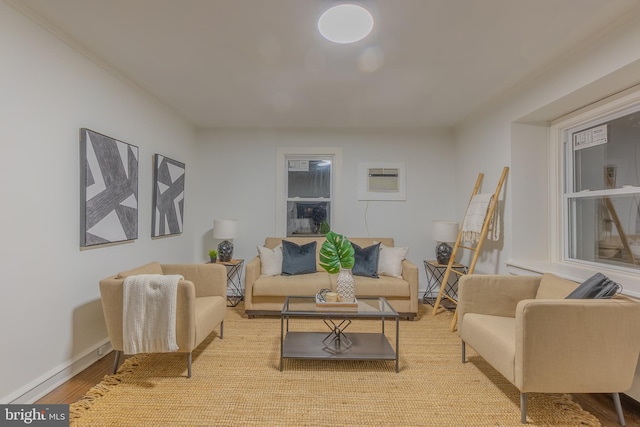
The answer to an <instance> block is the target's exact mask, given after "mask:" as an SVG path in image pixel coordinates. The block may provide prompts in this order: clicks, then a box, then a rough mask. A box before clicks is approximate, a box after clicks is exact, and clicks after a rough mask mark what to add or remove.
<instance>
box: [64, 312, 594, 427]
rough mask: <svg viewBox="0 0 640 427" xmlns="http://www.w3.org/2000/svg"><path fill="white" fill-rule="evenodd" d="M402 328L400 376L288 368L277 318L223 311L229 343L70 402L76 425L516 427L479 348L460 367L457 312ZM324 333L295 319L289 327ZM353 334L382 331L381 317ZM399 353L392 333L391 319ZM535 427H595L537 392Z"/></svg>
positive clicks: (511, 394) (371, 364)
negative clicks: (189, 373) (452, 327)
mask: <svg viewBox="0 0 640 427" xmlns="http://www.w3.org/2000/svg"><path fill="white" fill-rule="evenodd" d="M429 308H430V307H429V306H421V308H420V313H419V315H418V318H417V320H415V321H413V322H411V321H401V323H400V372H399V373H396V372H395V362H393V361H364V362H363V361H310V360H288V359H287V360H285V363H284V371H283V372H280V370H279V365H280V320H279V318H256V319H247V318H246V315H244V307H243V306H242V304H240V305H238V306H237V307H234V308H231V307H230V308H227V310H228V311H227V315H226V320H225V324H224V339H220V337H219V335H218V331H216V332H214V333H213V334H212V335H211V336H210V337H209V338H208V339H207V340H205V342H204V343H203V344H202V345H201V346H200V347H199V348H198V349H197V351H195V352H194V360H193V377H192V378H191V379H187V378H186V356H185V355H184V354H152V355H138V356H134V357H130V358H128V359H127V360H126V361H125V362H124V363H123V365H122V367H121V368H120V370H119V371H118V373H117V374H116V375H108V376H106V377H105V378H104V380H103V381H102V382H101V383H100V384H98V385H97V386H96V387H94V388H93V389H92V390H91V391H90V392H89V393H88V394H87V395H86V396H85V398H83V399H82V400H80V401H79V402H76V403H74V404H72V405H71V408H70V409H71V425H73V426H119V427H120V426H122V427H124V426H154V427H157V426H456V427H460V426H520V425H521V424H520V394H519V392H518V390H517V389H516V388H515V387H513V386H512V385H511V384H510V383H509V382H508V381H506V380H505V379H504V378H503V377H502V375H500V374H499V373H498V372H497V371H495V370H494V369H493V368H492V367H491V366H489V365H488V364H487V363H486V362H484V360H483V359H482V358H480V357H479V356H477V355H476V354H475V353H474V352H473V350H472V349H468V350H467V357H468V360H469V362H467V363H466V364H463V363H461V360H460V340H459V338H458V336H457V334H455V333H452V332H449V323H450V321H451V314H450V313H441V314H438V315H437V316H432V315H431V312H430V310H429ZM323 328H326V326H325V325H324V323H322V321H321V320H319V319H316V320H313V319H310V320H306V319H302V320H300V319H293V320H291V324H290V329H291V330H310V331H313V330H316V331H322V330H323ZM349 329H351V330H352V331H372V332H377V331H379V330H380V321H378V320H360V321H354V323H353V324H352V325H351V326H350V327H349ZM386 333H387V336H388V337H389V339H390V341H391V342H392V343H393V344H394V345H395V324H394V322H392V321H387V322H386ZM528 425H530V426H599V425H600V423H599V422H598V420H597V419H596V418H595V417H594V416H593V415H591V414H590V413H588V412H586V411H584V410H582V409H581V408H580V406H579V405H578V404H577V403H575V402H573V401H572V400H571V398H570V396H568V395H557V394H556V395H550V394H535V393H532V394H530V395H529V408H528Z"/></svg>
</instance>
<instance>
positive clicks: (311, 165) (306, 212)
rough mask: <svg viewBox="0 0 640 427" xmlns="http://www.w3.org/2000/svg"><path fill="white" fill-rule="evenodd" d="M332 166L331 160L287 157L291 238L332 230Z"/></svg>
mask: <svg viewBox="0 0 640 427" xmlns="http://www.w3.org/2000/svg"><path fill="white" fill-rule="evenodd" d="M332 164H333V161H332V159H331V158H329V157H325V158H319V157H318V156H314V157H310V158H305V157H298V156H287V191H286V193H287V236H294V235H300V234H306V235H309V234H311V235H317V234H320V231H321V230H323V229H325V227H330V225H331V176H332V173H331V172H332Z"/></svg>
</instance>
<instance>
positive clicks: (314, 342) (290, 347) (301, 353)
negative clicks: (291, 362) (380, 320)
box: [282, 332, 397, 360]
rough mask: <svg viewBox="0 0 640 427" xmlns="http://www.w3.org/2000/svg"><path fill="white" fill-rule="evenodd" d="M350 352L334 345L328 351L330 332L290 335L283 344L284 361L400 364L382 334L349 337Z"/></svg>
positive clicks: (348, 349)
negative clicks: (382, 362) (390, 362)
mask: <svg viewBox="0 0 640 427" xmlns="http://www.w3.org/2000/svg"><path fill="white" fill-rule="evenodd" d="M345 335H346V336H347V337H348V338H349V339H350V340H351V346H350V347H349V348H343V349H338V350H339V351H337V350H336V349H335V347H334V346H332V345H330V346H329V349H325V348H324V347H325V344H324V343H323V340H324V339H325V338H326V336H327V333H326V332H288V333H287V335H286V337H285V339H284V343H283V344H282V346H283V347H282V358H284V359H333V360H397V356H396V352H395V350H394V349H393V347H391V344H389V340H388V339H387V337H386V336H385V335H384V334H382V333H362V332H359V333H356V332H354V333H348V332H345Z"/></svg>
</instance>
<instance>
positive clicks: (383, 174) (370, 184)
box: [367, 168, 400, 192]
mask: <svg viewBox="0 0 640 427" xmlns="http://www.w3.org/2000/svg"><path fill="white" fill-rule="evenodd" d="M399 174H400V172H399V170H398V169H397V168H390V169H386V168H367V178H368V179H367V191H373V192H387V191H400V181H399V179H398V176H399Z"/></svg>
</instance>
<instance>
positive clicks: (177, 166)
mask: <svg viewBox="0 0 640 427" xmlns="http://www.w3.org/2000/svg"><path fill="white" fill-rule="evenodd" d="M153 165H154V167H153V172H154V173H153V182H154V184H153V187H154V188H153V213H152V218H151V223H152V230H151V237H160V236H169V235H172V234H180V233H182V224H183V215H184V177H185V166H184V163H181V162H178V161H176V160H173V159H170V158H168V157H165V156H163V155H161V154H154V155H153Z"/></svg>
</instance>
